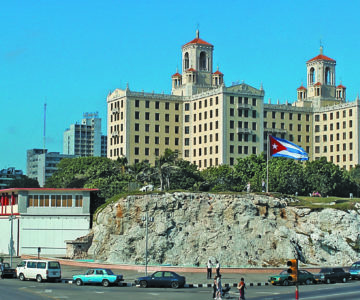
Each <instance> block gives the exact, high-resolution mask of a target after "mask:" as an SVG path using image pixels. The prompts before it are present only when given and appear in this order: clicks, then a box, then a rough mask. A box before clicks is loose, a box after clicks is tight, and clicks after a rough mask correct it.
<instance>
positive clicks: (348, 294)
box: [0, 279, 359, 300]
mask: <svg viewBox="0 0 360 300" xmlns="http://www.w3.org/2000/svg"><path fill="white" fill-rule="evenodd" d="M235 290H236V289H235V288H232V289H231V291H230V296H231V299H238V294H237V293H236V291H235ZM358 295H359V282H358V281H351V282H348V283H344V284H340V283H337V284H330V285H326V284H319V285H310V286H300V298H299V299H303V300H310V299H312V300H313V299H319V300H335V299H339V298H341V299H342V300H350V299H351V300H354V299H359V296H358ZM211 296H212V289H210V288H184V289H178V290H172V289H155V288H153V289H152V288H149V289H142V288H137V287H117V286H114V287H108V288H104V287H102V286H89V285H88V286H80V287H78V286H75V285H72V284H66V283H47V282H43V283H37V282H35V281H25V282H22V281H20V280H17V279H5V280H0V299H1V300H9V299H11V300H20V299H21V300H24V299H25V300H35V299H36V300H43V299H54V300H55V299H59V300H61V299H76V300H82V299H84V300H99V299H106V300H112V299H119V298H121V299H123V300H134V299H136V300H168V299H174V300H178V299H197V300H205V299H206V300H208V299H211V298H212V297H211ZM246 299H252V300H293V299H295V288H294V287H293V286H288V287H281V286H259V287H248V288H247V290H246Z"/></svg>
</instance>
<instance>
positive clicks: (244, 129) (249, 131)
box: [237, 128, 252, 134]
mask: <svg viewBox="0 0 360 300" xmlns="http://www.w3.org/2000/svg"><path fill="white" fill-rule="evenodd" d="M237 132H238V133H244V134H252V130H251V129H250V128H238V129H237Z"/></svg>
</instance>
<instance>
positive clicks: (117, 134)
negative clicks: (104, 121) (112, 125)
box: [111, 130, 119, 137]
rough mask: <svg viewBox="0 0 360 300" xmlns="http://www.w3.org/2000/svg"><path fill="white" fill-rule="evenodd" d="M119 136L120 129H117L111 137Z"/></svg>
mask: <svg viewBox="0 0 360 300" xmlns="http://www.w3.org/2000/svg"><path fill="white" fill-rule="evenodd" d="M114 136H119V131H117V130H115V131H113V132H112V133H111V137H114Z"/></svg>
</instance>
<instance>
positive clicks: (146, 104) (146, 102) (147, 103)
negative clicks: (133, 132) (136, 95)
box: [145, 100, 150, 108]
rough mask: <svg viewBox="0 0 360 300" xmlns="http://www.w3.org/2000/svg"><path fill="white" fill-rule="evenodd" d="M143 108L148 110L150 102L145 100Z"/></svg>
mask: <svg viewBox="0 0 360 300" xmlns="http://www.w3.org/2000/svg"><path fill="white" fill-rule="evenodd" d="M145 107H146V108H150V101H149V100H146V101H145Z"/></svg>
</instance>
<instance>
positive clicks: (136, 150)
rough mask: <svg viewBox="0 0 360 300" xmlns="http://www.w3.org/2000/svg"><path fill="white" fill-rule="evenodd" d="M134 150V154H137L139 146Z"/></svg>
mask: <svg viewBox="0 0 360 300" xmlns="http://www.w3.org/2000/svg"><path fill="white" fill-rule="evenodd" d="M134 152H135V155H139V147H135V149H134Z"/></svg>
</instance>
